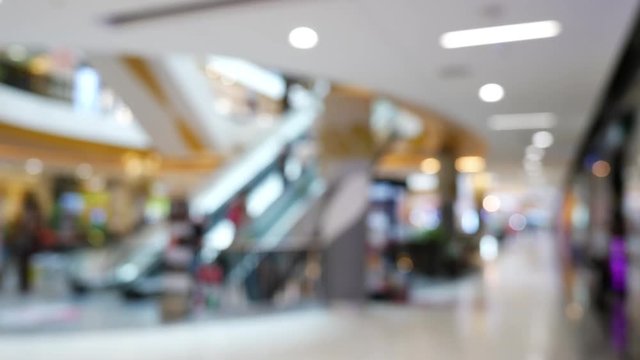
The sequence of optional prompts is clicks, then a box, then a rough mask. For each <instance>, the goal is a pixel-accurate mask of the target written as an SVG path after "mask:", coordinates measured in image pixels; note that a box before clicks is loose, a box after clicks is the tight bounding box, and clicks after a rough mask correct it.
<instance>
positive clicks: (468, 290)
mask: <svg viewBox="0 0 640 360" xmlns="http://www.w3.org/2000/svg"><path fill="white" fill-rule="evenodd" d="M556 274H557V272H556V263H555V260H554V256H553V248H552V241H551V239H550V237H549V236H548V235H547V234H545V233H537V234H527V235H520V236H519V237H518V238H514V239H511V240H510V241H509V243H508V244H507V245H506V247H505V249H504V254H503V255H502V256H501V257H500V258H499V259H498V260H497V261H496V262H495V263H492V264H488V265H487V266H486V268H485V269H484V271H483V273H482V275H481V276H476V277H474V278H470V279H466V280H463V281H460V282H458V283H456V284H453V285H452V284H449V285H441V286H433V287H430V288H425V289H422V290H416V291H415V292H414V293H413V294H412V297H413V299H414V301H415V302H416V305H413V306H394V305H380V304H370V305H367V306H364V307H354V306H348V305H341V306H334V307H331V308H329V309H324V308H316V309H312V310H301V311H291V312H286V313H280V314H274V315H260V316H252V317H245V318H240V319H225V320H219V321H215V322H206V323H192V324H182V325H173V326H165V327H158V328H142V329H121V330H115V329H113V330H102V331H91V332H83V333H71V332H65V333H58V334H52V335H47V334H43V333H37V334H34V335H26V334H23V335H4V336H2V337H0V349H1V350H2V351H1V353H2V358H3V359H30V360H33V359H47V360H51V359H65V360H70V359H82V360H84V359H89V358H91V359H114V360H115V359H132V360H133V359H136V360H137V359H189V360H196V359H589V358H593V359H603V358H605V359H606V358H609V357H610V354H609V353H608V352H607V347H606V342H602V341H601V339H600V335H599V333H598V332H591V333H588V332H585V331H584V329H582V328H583V326H582V325H584V324H582V325H580V324H581V323H584V321H582V322H578V323H575V322H571V321H569V320H567V319H566V317H565V315H564V307H563V305H562V298H561V286H560V284H559V282H558V281H557V278H558V277H557V276H556ZM114 316H118V314H114ZM585 336H586V337H585ZM587 345H589V346H587Z"/></svg>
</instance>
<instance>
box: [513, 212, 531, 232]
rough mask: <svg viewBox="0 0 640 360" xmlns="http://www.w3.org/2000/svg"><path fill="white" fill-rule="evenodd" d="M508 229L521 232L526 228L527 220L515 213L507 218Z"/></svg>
mask: <svg viewBox="0 0 640 360" xmlns="http://www.w3.org/2000/svg"><path fill="white" fill-rule="evenodd" d="M509 227H511V229H513V230H515V231H522V230H524V229H525V228H526V227H527V218H526V217H525V216H524V215H522V214H518V213H515V214H513V215H511V216H510V217H509Z"/></svg>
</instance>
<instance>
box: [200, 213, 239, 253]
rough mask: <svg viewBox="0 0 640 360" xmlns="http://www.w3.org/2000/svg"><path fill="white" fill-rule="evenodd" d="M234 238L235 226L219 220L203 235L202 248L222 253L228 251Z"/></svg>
mask: <svg viewBox="0 0 640 360" xmlns="http://www.w3.org/2000/svg"><path fill="white" fill-rule="evenodd" d="M235 236H236V226H235V224H234V223H233V222H232V221H231V220H229V219H223V220H220V221H219V222H218V223H217V224H215V225H214V226H213V227H212V228H211V229H210V230H209V231H207V232H206V233H205V235H204V239H203V240H204V247H205V248H207V249H211V250H216V251H222V250H226V249H228V248H229V247H230V246H231V244H233V240H234V239H235Z"/></svg>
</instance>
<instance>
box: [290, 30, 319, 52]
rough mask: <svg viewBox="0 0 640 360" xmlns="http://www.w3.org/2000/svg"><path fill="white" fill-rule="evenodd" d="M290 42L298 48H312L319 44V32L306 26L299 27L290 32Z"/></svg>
mask: <svg viewBox="0 0 640 360" xmlns="http://www.w3.org/2000/svg"><path fill="white" fill-rule="evenodd" d="M289 44H291V46H293V47H294V48H296V49H302V50H307V49H312V48H314V47H316V45H317V44H318V33H317V32H316V31H315V30H313V29H312V28H309V27H306V26H301V27H297V28H295V29H293V30H291V32H290V33H289Z"/></svg>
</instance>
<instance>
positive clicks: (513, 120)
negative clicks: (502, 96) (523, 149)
mask: <svg viewBox="0 0 640 360" xmlns="http://www.w3.org/2000/svg"><path fill="white" fill-rule="evenodd" d="M487 123H488V125H489V128H491V129H492V130H496V131H505V130H537V129H551V128H553V127H555V126H556V124H557V123H558V119H557V117H556V115H555V114H553V113H549V112H541V113H527V114H500V115H493V116H491V117H490V118H489V120H488V121H487Z"/></svg>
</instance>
